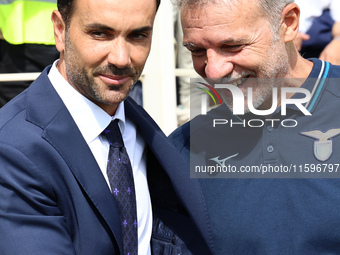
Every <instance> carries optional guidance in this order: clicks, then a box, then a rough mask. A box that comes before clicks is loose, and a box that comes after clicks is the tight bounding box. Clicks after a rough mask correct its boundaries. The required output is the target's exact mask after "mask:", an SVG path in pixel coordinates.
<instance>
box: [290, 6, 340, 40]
mask: <svg viewBox="0 0 340 255" xmlns="http://www.w3.org/2000/svg"><path fill="white" fill-rule="evenodd" d="M295 3H296V4H297V5H298V6H299V7H300V10H301V14H300V26H299V31H300V32H302V33H306V32H307V31H308V29H309V28H310V27H311V25H312V23H313V20H314V19H315V18H317V17H319V16H321V14H322V12H323V11H324V10H326V9H329V10H330V15H331V17H332V18H333V19H334V20H335V21H340V0H295Z"/></svg>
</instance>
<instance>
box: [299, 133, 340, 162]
mask: <svg viewBox="0 0 340 255" xmlns="http://www.w3.org/2000/svg"><path fill="white" fill-rule="evenodd" d="M300 134H301V135H305V136H308V137H311V138H314V139H317V141H314V156H315V157H316V158H317V159H318V160H320V161H326V160H327V159H329V158H330V156H331V155H332V152H333V141H332V140H329V139H331V138H333V137H335V136H337V135H339V134H340V128H336V129H330V130H328V131H327V132H325V133H323V132H321V131H320V130H312V131H307V132H300Z"/></svg>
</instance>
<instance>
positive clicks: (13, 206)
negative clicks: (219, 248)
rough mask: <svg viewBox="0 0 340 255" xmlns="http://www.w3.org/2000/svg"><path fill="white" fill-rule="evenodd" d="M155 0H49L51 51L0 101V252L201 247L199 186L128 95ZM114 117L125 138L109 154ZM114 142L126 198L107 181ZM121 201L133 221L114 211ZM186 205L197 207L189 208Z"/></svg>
mask: <svg viewBox="0 0 340 255" xmlns="http://www.w3.org/2000/svg"><path fill="white" fill-rule="evenodd" d="M158 5H159V1H155V0H147V1H139V0H129V1H122V0H102V1H97V0H75V1H71V0H64V1H58V11H54V12H53V14H52V21H53V24H54V30H55V40H56V47H57V49H58V50H59V52H60V59H59V60H58V61H56V62H55V63H54V64H53V65H52V66H49V67H47V68H46V69H45V70H44V71H43V72H42V74H41V75H40V77H39V78H38V79H37V80H36V81H35V82H34V83H33V84H32V85H31V86H30V87H29V88H28V89H27V90H26V91H25V92H23V93H22V94H20V95H19V96H18V97H16V98H15V99H14V100H12V101H11V102H10V103H8V104H7V105H6V106H5V107H3V108H2V109H1V112H0V116H1V117H0V232H1V238H0V254H15V255H20V254H25V255H27V254H44V255H47V254H55V255H56V254H58V255H63V254H81V255H87V254H88V255H94V254H100V255H106V254H107V255H109V254H130V255H132V254H137V251H136V250H138V254H151V250H152V249H151V248H154V249H153V254H161V253H162V254H173V253H176V254H178V253H182V254H186V253H189V250H190V252H192V253H194V254H200V253H201V254H209V253H210V252H209V250H208V248H207V246H206V244H205V243H207V242H208V241H207V239H208V235H207V233H208V232H209V231H208V229H207V228H206V226H207V224H206V217H205V216H206V215H205V213H204V212H205V207H204V204H203V203H202V198H201V196H200V194H201V192H200V188H199V187H198V185H197V183H196V182H195V181H193V182H191V181H189V182H187V181H185V179H186V178H183V174H184V175H185V174H186V173H185V171H184V170H185V169H186V163H185V162H184V161H183V160H182V158H181V156H180V155H179V154H178V152H177V151H176V149H175V148H174V147H173V145H171V143H169V142H168V140H167V138H166V137H165V136H164V134H163V133H162V132H161V130H160V129H159V128H158V127H157V125H156V124H155V123H154V122H153V120H152V119H151V118H150V117H149V116H148V114H147V113H146V112H145V111H144V110H143V109H142V108H141V107H140V106H138V105H137V104H136V103H135V102H134V101H133V100H132V99H131V98H129V97H128V94H129V91H130V90H131V89H132V87H133V84H134V83H135V82H136V81H137V80H138V78H139V76H140V74H141V72H142V69H143V67H144V64H145V61H146V59H147V56H148V54H149V50H150V45H151V36H152V28H153V21H154V18H155V15H156V10H157V8H158ZM117 121H118V131H117V132H116V133H114V135H117V136H119V135H120V133H121V134H122V138H123V139H120V140H123V142H124V145H125V147H124V146H118V150H119V158H116V156H117V155H118V154H116V152H113V151H117V150H115V149H116V148H114V146H116V145H114V144H115V142H116V141H118V140H119V138H117V140H115V141H113V142H112V141H111V140H109V138H108V137H106V136H104V135H103V134H104V133H103V131H104V130H105V131H106V130H107V129H106V128H107V127H108V126H109V124H110V123H117ZM110 126H111V124H110ZM116 130H117V129H116ZM108 132H109V131H108ZM118 134H119V135H118ZM125 148H126V151H127V154H128V157H129V158H130V160H128V161H127V163H126V164H125V165H126V169H128V167H127V166H128V165H130V163H131V167H130V168H129V169H130V176H129V178H130V179H129V181H130V180H131V179H132V178H133V180H132V182H133V183H134V184H131V182H130V184H129V185H132V186H134V189H135V192H132V193H131V189H130V186H126V187H128V188H127V189H126V192H128V194H129V195H130V194H135V197H136V198H135V199H132V200H134V201H132V202H131V201H130V197H129V198H127V196H126V197H125V198H126V201H125V202H126V203H125V202H124V201H123V202H121V200H118V198H117V199H116V197H118V194H122V193H123V191H124V192H125V189H124V190H123V189H120V190H119V189H117V188H114V185H116V183H115V184H113V181H112V179H113V178H118V177H112V176H115V175H116V174H120V172H119V171H117V170H116V171H115V170H114V168H116V167H118V166H121V163H120V161H122V160H124V158H126V153H125ZM111 152H113V154H111ZM108 155H112V156H110V157H109V158H108ZM113 159H116V161H113V162H112V160H113ZM107 162H110V164H108V163H107ZM107 170H108V171H110V172H109V173H107V172H106V171H107ZM124 171H125V170H124ZM126 171H127V172H128V170H126ZM126 178H128V177H126ZM118 180H120V179H118ZM170 180H171V181H172V183H170ZM129 181H126V182H127V183H129ZM118 182H119V181H118ZM132 186H131V187H132ZM132 191H133V190H132ZM126 192H125V194H126ZM125 198H124V199H125ZM127 200H129V202H127ZM122 204H123V205H125V204H129V208H128V209H126V208H125V209H122V207H121V205H122ZM151 205H152V206H153V207H151ZM133 207H135V208H136V209H131V208H133ZM152 208H153V209H152ZM124 210H128V211H129V213H130V212H133V213H135V215H136V218H135V219H136V221H135V222H131V223H130V222H129V221H126V220H124V221H123V219H124V217H125V216H126V215H127V214H124V213H122V212H123V211H124ZM130 210H131V211H130ZM193 212H202V213H201V214H200V215H199V216H194V218H192V219H190V215H194V213H193ZM153 214H154V216H155V217H154V218H155V219H156V220H157V221H155V222H156V224H154V226H153V224H152V221H153ZM156 216H157V217H156ZM198 222H199V223H200V225H198V224H197V223H198ZM164 223H166V225H167V226H169V227H170V228H171V230H170V229H169V228H168V227H164ZM132 224H133V226H132ZM130 226H131V228H129V229H130V230H131V232H130V234H126V233H127V232H126V231H125V228H126V227H130ZM133 227H135V228H137V230H135V229H134V230H133ZM152 228H153V229H154V233H155V235H154V236H153V237H152V241H153V243H152V247H151V245H150V240H151V233H152ZM134 231H136V232H134ZM172 231H174V232H175V233H176V235H175V234H174V233H173V232H172ZM131 233H132V234H131ZM134 233H136V234H134ZM202 236H203V237H202ZM129 237H131V239H130V240H128V241H129V242H131V243H134V245H127V242H128V241H126V238H129ZM164 237H166V238H164ZM178 237H179V238H180V239H179V238H178ZM132 239H133V240H132ZM182 240H183V241H184V242H183V241H182ZM130 248H131V249H134V250H135V251H133V252H129V249H130Z"/></svg>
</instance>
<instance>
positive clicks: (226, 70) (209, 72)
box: [205, 49, 234, 79]
mask: <svg viewBox="0 0 340 255" xmlns="http://www.w3.org/2000/svg"><path fill="white" fill-rule="evenodd" d="M233 68H234V65H233V63H232V62H231V61H230V57H229V56H225V55H223V54H221V53H219V52H216V51H215V50H210V49H209V50H207V59H206V61H205V75H206V77H207V78H209V79H221V78H224V77H226V76H228V75H229V74H231V72H232V71H233Z"/></svg>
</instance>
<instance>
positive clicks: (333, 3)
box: [294, 0, 340, 65]
mask: <svg viewBox="0 0 340 255" xmlns="http://www.w3.org/2000/svg"><path fill="white" fill-rule="evenodd" d="M295 2H296V4H297V5H298V6H299V7H300V10H301V14H300V27H299V34H298V36H297V38H296V39H295V40H294V43H295V46H296V47H297V49H298V50H299V51H300V54H301V55H302V56H303V57H304V58H320V59H321V60H325V61H329V62H331V63H332V64H334V65H339V64H340V1H339V0H295Z"/></svg>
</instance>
